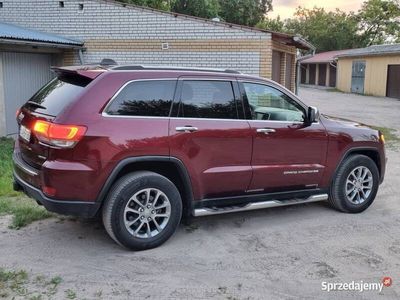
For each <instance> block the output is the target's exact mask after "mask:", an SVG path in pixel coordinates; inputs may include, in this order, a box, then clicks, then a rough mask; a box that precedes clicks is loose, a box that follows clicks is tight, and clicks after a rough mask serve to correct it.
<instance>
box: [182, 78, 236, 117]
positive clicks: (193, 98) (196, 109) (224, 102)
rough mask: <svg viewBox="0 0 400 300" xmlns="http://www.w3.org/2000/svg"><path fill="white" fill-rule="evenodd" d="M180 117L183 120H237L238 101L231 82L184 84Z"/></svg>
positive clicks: (191, 82) (190, 82) (193, 82)
mask: <svg viewBox="0 0 400 300" xmlns="http://www.w3.org/2000/svg"><path fill="white" fill-rule="evenodd" d="M178 116H179V117H182V118H210V119H237V110H236V101H235V97H234V94H233V89H232V83H231V82H229V81H203V80H198V81H195V80H193V81H192V80H190V81H189V80H188V81H186V80H185V81H184V82H183V86H182V95H181V102H180V105H179V111H178Z"/></svg>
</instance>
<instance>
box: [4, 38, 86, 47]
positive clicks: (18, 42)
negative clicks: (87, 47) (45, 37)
mask: <svg viewBox="0 0 400 300" xmlns="http://www.w3.org/2000/svg"><path fill="white" fill-rule="evenodd" d="M0 44H14V45H28V46H36V47H51V48H62V49H84V46H83V44H81V45H78V44H67V43H55V42H44V41H34V40H21V39H10V38H0Z"/></svg>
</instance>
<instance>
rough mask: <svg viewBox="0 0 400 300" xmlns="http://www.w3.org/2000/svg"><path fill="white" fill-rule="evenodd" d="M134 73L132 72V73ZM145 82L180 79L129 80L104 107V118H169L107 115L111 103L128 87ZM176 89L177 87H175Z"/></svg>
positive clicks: (102, 113) (176, 79) (175, 79)
mask: <svg viewBox="0 0 400 300" xmlns="http://www.w3.org/2000/svg"><path fill="white" fill-rule="evenodd" d="M131 72H132V71H131ZM143 81H176V82H177V81H178V77H177V78H148V79H144V78H141V79H133V80H129V81H127V82H125V83H124V84H123V85H122V86H121V87H120V88H119V89H118V91H117V92H116V93H115V94H114V96H112V97H111V99H110V101H108V103H107V105H106V106H105V107H104V109H103V111H102V112H101V115H102V116H103V117H109V118H113V117H117V118H118V117H119V118H120V117H122V118H132V117H139V118H167V119H168V118H169V116H167V117H157V116H129V115H111V114H109V113H107V109H108V108H109V107H110V106H111V103H112V102H113V101H114V100H115V98H117V97H118V95H119V94H120V93H121V92H122V91H123V89H124V88H125V87H126V86H128V85H129V84H131V83H135V82H143ZM175 89H176V86H175ZM173 102H174V99H172V103H173Z"/></svg>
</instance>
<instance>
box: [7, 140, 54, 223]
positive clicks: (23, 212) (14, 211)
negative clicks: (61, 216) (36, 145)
mask: <svg viewBox="0 0 400 300" xmlns="http://www.w3.org/2000/svg"><path fill="white" fill-rule="evenodd" d="M13 147H14V141H13V140H12V139H8V138H0V215H4V214H10V215H13V219H12V223H11V226H10V227H11V228H15V229H19V228H21V227H23V226H25V225H27V224H30V223H32V222H34V221H37V220H42V219H45V218H48V217H50V216H51V214H50V213H49V212H47V211H46V210H45V209H44V208H43V207H40V206H39V205H37V203H36V202H35V201H34V200H33V199H29V198H27V197H25V196H24V195H23V194H21V193H18V192H15V191H13V188H12V180H13V175H12V159H11V157H12V152H13Z"/></svg>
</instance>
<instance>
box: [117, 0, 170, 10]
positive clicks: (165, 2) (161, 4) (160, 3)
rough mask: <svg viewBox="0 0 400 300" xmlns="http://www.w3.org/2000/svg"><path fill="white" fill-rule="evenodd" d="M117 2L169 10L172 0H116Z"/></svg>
mask: <svg viewBox="0 0 400 300" xmlns="http://www.w3.org/2000/svg"><path fill="white" fill-rule="evenodd" d="M118 1H119V2H123V3H129V4H135V5H139V6H147V7H151V8H154V9H159V10H166V11H169V10H171V2H172V0H118Z"/></svg>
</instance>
